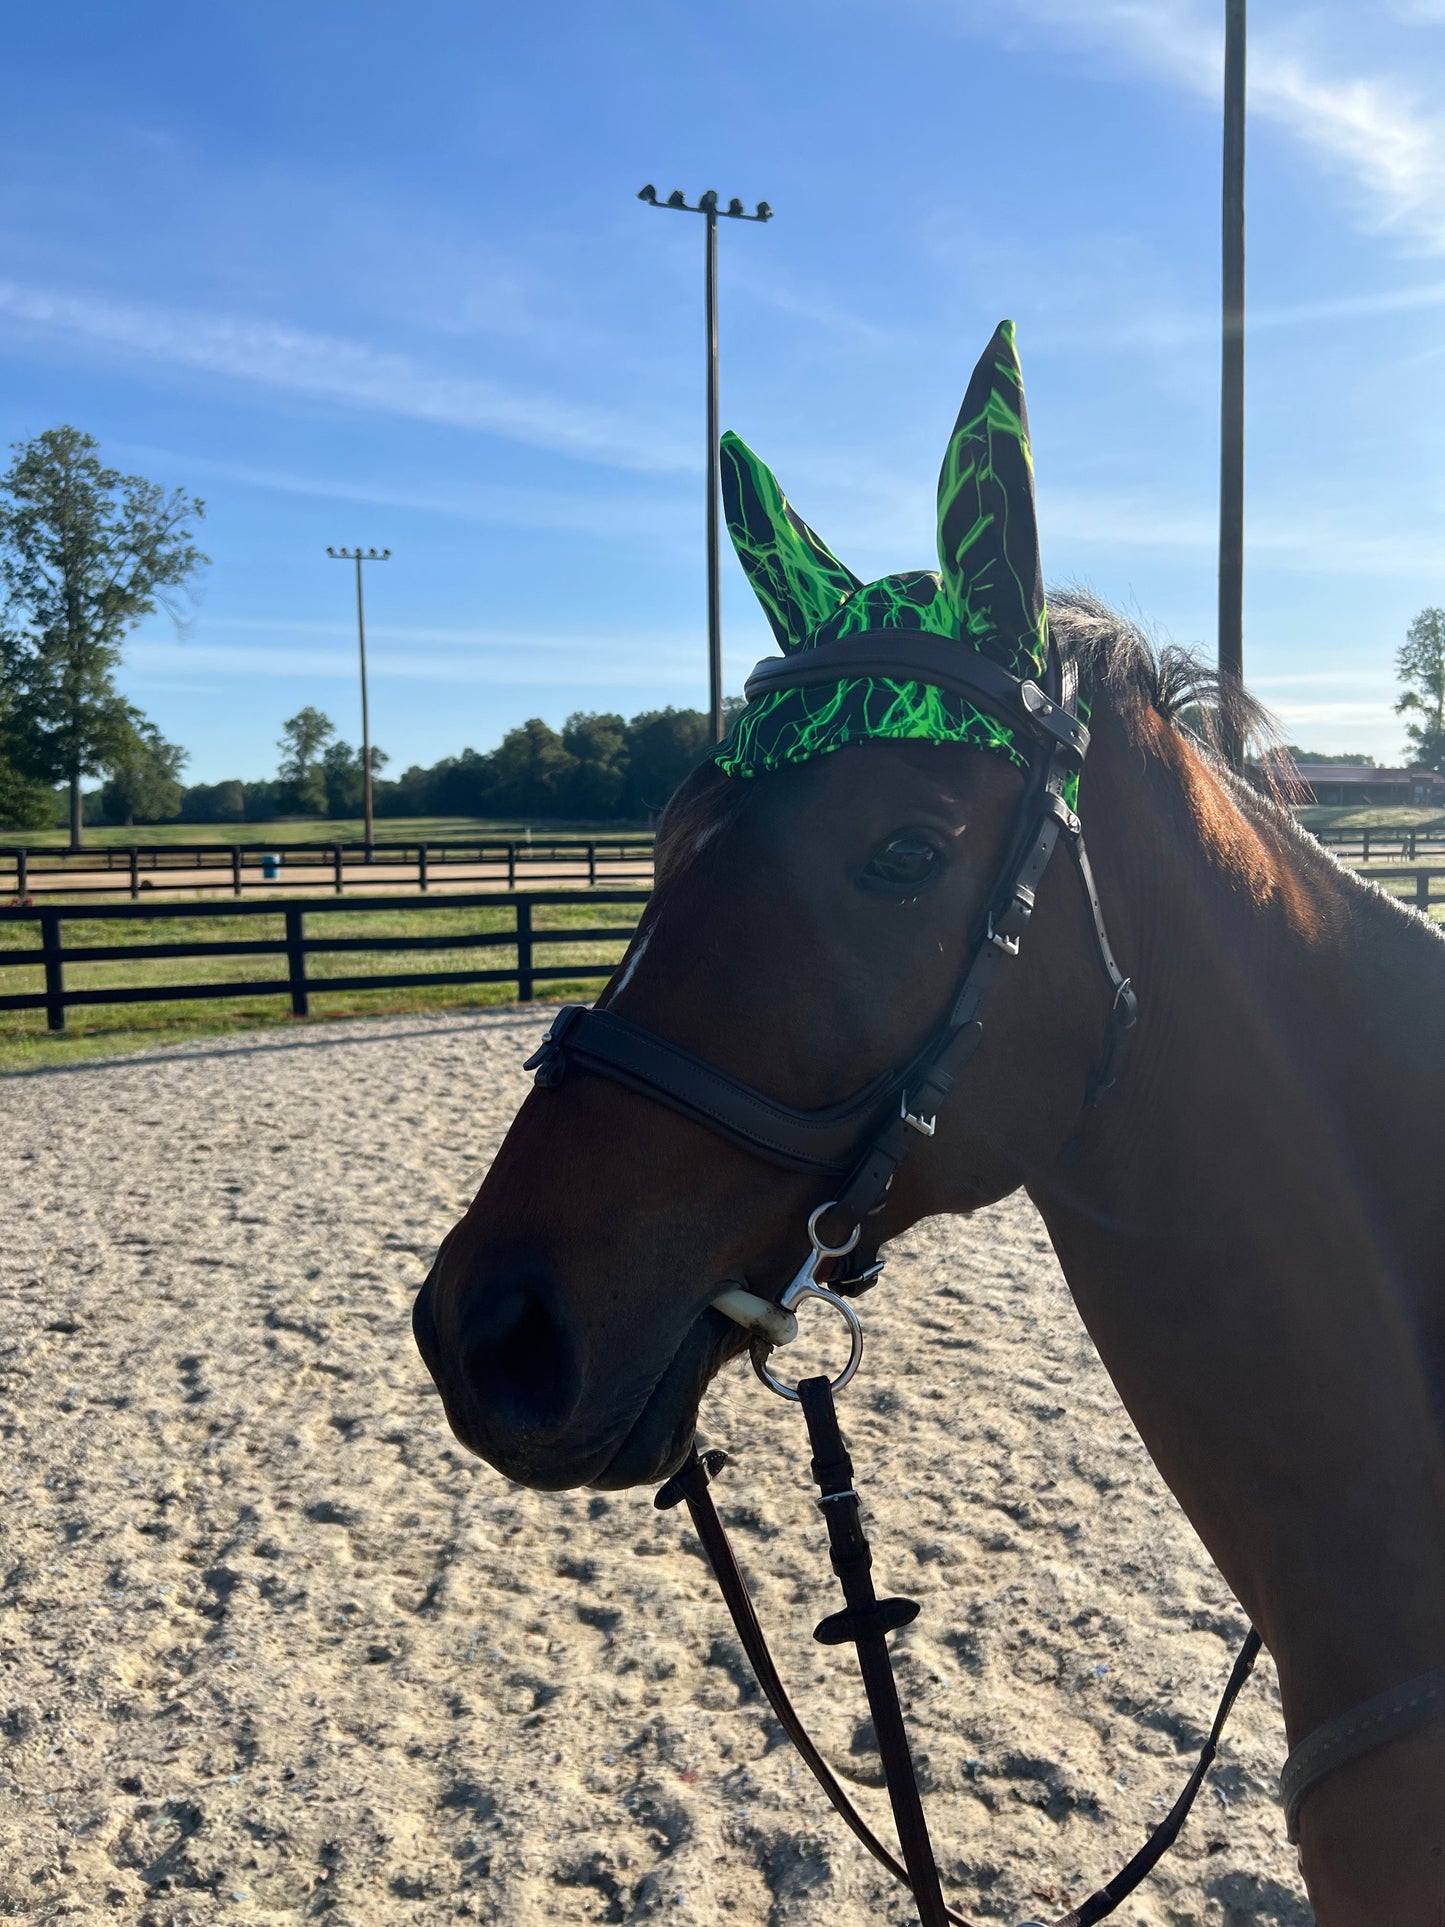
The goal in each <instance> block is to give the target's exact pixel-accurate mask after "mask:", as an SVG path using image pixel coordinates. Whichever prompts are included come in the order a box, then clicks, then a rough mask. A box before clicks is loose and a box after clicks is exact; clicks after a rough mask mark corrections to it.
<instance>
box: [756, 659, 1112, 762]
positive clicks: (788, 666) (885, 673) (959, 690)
mask: <svg viewBox="0 0 1445 1927" xmlns="http://www.w3.org/2000/svg"><path fill="white" fill-rule="evenodd" d="M853 676H872V677H878V678H881V679H882V680H884V681H887V682H895V683H898V682H920V683H927V684H929V685H930V687H932V688H934V689H943V690H946V691H947V692H948V693H949V694H950V695H954V696H965V697H967V698H968V700H969V701H970V702H972V703H977V704H978V705H979V706H980V707H981V708H983V709H985V710H989V711H991V712H994V713H996V714H997V715H998V718H999V720H1000V721H1001V722H1007V723H1011V724H1013V725H1014V726H1015V727H1016V728H1021V729H1026V730H1027V731H1028V732H1029V734H1030V735H1031V736H1036V737H1039V738H1041V739H1044V738H1051V739H1052V740H1053V741H1054V742H1056V743H1059V744H1061V745H1062V746H1063V747H1064V748H1065V749H1066V750H1069V751H1071V752H1072V754H1073V755H1075V756H1077V757H1079V758H1081V759H1082V757H1083V756H1084V754H1085V753H1086V751H1087V750H1088V747H1089V732H1088V729H1087V728H1086V727H1085V725H1084V724H1083V723H1081V722H1080V721H1079V719H1078V718H1077V716H1071V715H1070V714H1069V712H1068V710H1067V709H1066V708H1064V707H1063V706H1062V705H1061V704H1059V703H1056V702H1053V701H1052V700H1051V699H1050V698H1049V697H1048V696H1046V695H1045V694H1044V692H1043V690H1042V689H1040V687H1039V685H1038V684H1037V683H1036V682H1028V681H1023V682H1021V681H1020V680H1019V678H1018V677H1017V676H1011V675H1010V674H1009V672H1008V671H1007V670H1006V669H1004V668H1003V667H1002V666H1001V665H1000V664H998V663H996V662H991V661H990V660H989V658H988V657H987V656H981V655H979V654H978V653H977V652H976V651H975V650H973V649H971V648H970V647H969V646H968V644H967V643H966V642H965V641H963V640H961V639H959V638H957V637H951V636H936V635H933V634H931V633H930V632H929V631H927V630H924V629H917V630H912V629H868V630H864V631H863V632H862V633H861V634H860V635H856V636H841V637H839V638H838V640H837V641H836V642H829V643H826V644H824V645H823V646H822V647H821V648H818V649H805V650H800V651H798V652H796V653H795V654H793V655H791V656H766V657H764V659H763V660H762V662H760V663H758V664H756V665H755V667H754V669H753V671H752V674H751V675H750V676H749V677H748V679H747V681H746V683H744V685H743V695H744V697H745V698H746V700H747V701H748V702H750V703H751V702H756V701H757V699H758V697H760V696H767V695H771V694H773V693H774V692H775V691H777V690H780V689H809V688H813V687H815V686H816V685H818V684H819V683H835V682H840V681H843V680H846V679H847V678H849V677H853Z"/></svg>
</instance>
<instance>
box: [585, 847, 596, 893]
mask: <svg viewBox="0 0 1445 1927" xmlns="http://www.w3.org/2000/svg"><path fill="white" fill-rule="evenodd" d="M587 882H588V884H589V885H590V886H591V887H592V888H594V889H595V888H596V885H597V845H596V844H595V843H589V844H588V845H587Z"/></svg>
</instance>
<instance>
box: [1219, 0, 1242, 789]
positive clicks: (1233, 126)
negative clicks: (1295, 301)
mask: <svg viewBox="0 0 1445 1927" xmlns="http://www.w3.org/2000/svg"><path fill="white" fill-rule="evenodd" d="M1245 5H1246V0H1224V178H1223V197H1222V208H1221V216H1222V218H1221V222H1220V231H1221V240H1222V244H1223V245H1222V259H1221V267H1222V270H1223V272H1222V276H1221V292H1222V310H1223V311H1222V314H1221V322H1222V327H1221V342H1220V371H1219V681H1220V691H1221V694H1222V695H1224V696H1226V697H1227V696H1228V695H1229V693H1230V690H1231V688H1233V689H1236V690H1237V689H1239V688H1240V687H1241V686H1242V685H1243V682H1244V97H1245V24H1246V23H1245ZM1220 748H1221V749H1222V750H1223V752H1224V756H1225V758H1226V760H1227V761H1228V763H1229V764H1230V766H1231V768H1233V769H1235V770H1243V768H1244V744H1243V742H1242V741H1241V740H1240V735H1239V731H1238V729H1237V728H1236V727H1235V725H1234V724H1233V723H1232V722H1231V721H1229V719H1228V713H1227V705H1226V708H1225V710H1224V711H1223V712H1222V713H1221V716H1220Z"/></svg>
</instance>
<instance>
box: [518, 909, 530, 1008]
mask: <svg viewBox="0 0 1445 1927" xmlns="http://www.w3.org/2000/svg"><path fill="white" fill-rule="evenodd" d="M531 1001H532V902H531V898H530V897H523V898H522V899H521V900H520V902H519V903H518V904H517V1002H518V1003H519V1004H530V1003H531Z"/></svg>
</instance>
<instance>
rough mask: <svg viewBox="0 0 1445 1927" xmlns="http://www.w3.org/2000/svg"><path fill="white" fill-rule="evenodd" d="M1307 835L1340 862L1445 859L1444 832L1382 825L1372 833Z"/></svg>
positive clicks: (1363, 831) (1410, 861) (1371, 831)
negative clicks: (1383, 859) (1431, 857)
mask: <svg viewBox="0 0 1445 1927" xmlns="http://www.w3.org/2000/svg"><path fill="white" fill-rule="evenodd" d="M1310 834H1311V835H1312V836H1313V837H1314V838H1315V839H1316V841H1317V842H1320V843H1323V844H1324V846H1325V848H1326V849H1327V850H1332V851H1333V852H1334V854H1335V855H1336V856H1337V857H1339V858H1340V860H1341V861H1342V862H1348V861H1350V860H1354V861H1357V862H1360V863H1372V862H1374V863H1378V862H1379V861H1380V859H1381V858H1382V857H1389V856H1394V857H1398V858H1399V859H1400V861H1401V862H1402V863H1413V862H1414V861H1415V859H1416V858H1417V857H1421V856H1445V830H1440V829H1435V830H1417V829H1412V828H1411V826H1410V825H1409V824H1408V823H1399V824H1384V825H1382V826H1380V827H1377V828H1375V829H1372V830H1312V831H1311V832H1310Z"/></svg>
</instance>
